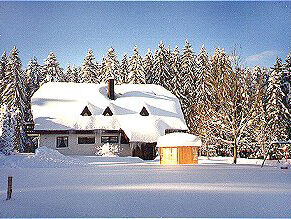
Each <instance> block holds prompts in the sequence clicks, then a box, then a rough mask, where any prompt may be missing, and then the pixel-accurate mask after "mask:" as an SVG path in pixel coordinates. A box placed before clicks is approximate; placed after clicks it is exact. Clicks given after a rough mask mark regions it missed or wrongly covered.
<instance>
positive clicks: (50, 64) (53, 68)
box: [42, 52, 65, 82]
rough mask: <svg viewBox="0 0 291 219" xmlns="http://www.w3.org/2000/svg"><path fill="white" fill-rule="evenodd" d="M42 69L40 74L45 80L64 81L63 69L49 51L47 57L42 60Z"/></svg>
mask: <svg viewBox="0 0 291 219" xmlns="http://www.w3.org/2000/svg"><path fill="white" fill-rule="evenodd" d="M42 70H43V72H42V75H43V78H45V79H44V81H45V82H63V81H65V78H64V74H63V69H62V68H61V67H60V65H59V62H58V61H57V58H56V56H55V54H54V53H53V52H50V53H49V55H48V57H47V59H46V60H45V61H44V66H43V68H42Z"/></svg>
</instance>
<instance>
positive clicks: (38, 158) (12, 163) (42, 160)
mask: <svg viewBox="0 0 291 219" xmlns="http://www.w3.org/2000/svg"><path fill="white" fill-rule="evenodd" d="M86 165H87V164H86V163H85V162H83V161H80V160H78V159H75V158H71V157H68V156H64V155H62V154H61V153H59V152H58V151H56V150H53V149H50V148H47V147H40V148H38V149H36V151H35V154H34V155H28V156H27V155H10V156H4V155H2V156H1V155H0V166H5V167H12V168H19V167H20V168H49V167H52V168H62V167H80V166H86Z"/></svg>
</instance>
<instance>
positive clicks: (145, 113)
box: [139, 107, 149, 116]
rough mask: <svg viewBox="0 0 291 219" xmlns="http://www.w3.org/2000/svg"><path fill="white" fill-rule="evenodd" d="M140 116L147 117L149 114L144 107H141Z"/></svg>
mask: <svg viewBox="0 0 291 219" xmlns="http://www.w3.org/2000/svg"><path fill="white" fill-rule="evenodd" d="M139 114H140V115H141V116H148V115H149V112H148V111H147V109H146V108H145V107H143V108H142V109H141V111H140V113H139Z"/></svg>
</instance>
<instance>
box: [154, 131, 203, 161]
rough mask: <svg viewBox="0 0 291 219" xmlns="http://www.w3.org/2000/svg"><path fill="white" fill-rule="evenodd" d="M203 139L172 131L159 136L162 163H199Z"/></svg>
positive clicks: (158, 145) (158, 144)
mask: <svg viewBox="0 0 291 219" xmlns="http://www.w3.org/2000/svg"><path fill="white" fill-rule="evenodd" d="M200 146H201V139H200V138H199V137H198V136H195V135H191V134H187V133H171V134H167V135H164V136H162V137H159V139H158V143H157V147H158V148H159V153H160V164H198V150H199V147H200Z"/></svg>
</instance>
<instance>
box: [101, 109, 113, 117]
mask: <svg viewBox="0 0 291 219" xmlns="http://www.w3.org/2000/svg"><path fill="white" fill-rule="evenodd" d="M112 115H113V113H112V111H111V109H110V108H109V107H107V108H106V109H105V110H104V112H103V116H112Z"/></svg>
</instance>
